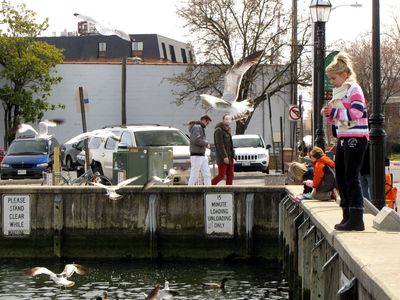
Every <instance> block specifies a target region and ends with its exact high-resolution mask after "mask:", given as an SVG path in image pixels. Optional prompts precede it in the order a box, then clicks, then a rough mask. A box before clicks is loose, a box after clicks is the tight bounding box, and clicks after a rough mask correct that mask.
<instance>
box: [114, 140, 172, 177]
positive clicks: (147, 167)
mask: <svg viewBox="0 0 400 300" xmlns="http://www.w3.org/2000/svg"><path fill="white" fill-rule="evenodd" d="M172 166H173V151H172V149H171V148H165V147H137V148H128V150H127V151H120V152H115V153H114V154H113V184H114V185H115V184H117V183H118V173H119V172H120V171H125V172H126V174H125V178H126V179H128V178H131V177H134V176H138V175H142V176H141V177H140V178H139V179H138V180H136V181H134V182H132V183H131V185H141V184H144V183H146V182H147V180H148V179H149V178H150V177H151V176H158V177H160V178H164V177H166V176H167V175H168V171H169V169H171V168H172Z"/></svg>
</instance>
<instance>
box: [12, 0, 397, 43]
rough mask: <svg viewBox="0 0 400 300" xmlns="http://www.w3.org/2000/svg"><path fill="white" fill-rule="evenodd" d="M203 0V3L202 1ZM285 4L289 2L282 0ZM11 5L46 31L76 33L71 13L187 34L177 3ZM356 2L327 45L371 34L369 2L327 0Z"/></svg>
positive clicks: (389, 3)
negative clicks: (43, 22)
mask: <svg viewBox="0 0 400 300" xmlns="http://www.w3.org/2000/svg"><path fill="white" fill-rule="evenodd" d="M204 1H206V0H204ZM284 1H287V2H288V3H289V4H290V3H291V0H284ZM11 2H12V3H16V4H17V3H25V4H26V5H27V6H28V8H29V9H32V10H34V11H35V12H36V13H37V15H38V17H39V19H43V18H45V17H47V18H49V23H50V27H49V29H48V31H47V32H46V35H47V36H51V35H52V33H53V32H57V35H60V32H61V31H63V30H64V29H67V30H68V31H76V28H77V22H78V21H79V20H78V19H77V18H76V17H74V16H73V13H75V12H77V13H81V14H86V15H89V16H91V17H93V18H95V19H99V20H105V21H108V23H110V24H112V25H113V26H114V27H115V28H118V29H122V30H124V31H125V32H127V33H129V34H141V33H157V34H160V35H164V36H167V37H170V38H173V39H176V40H179V41H182V42H186V41H187V40H188V39H187V37H186V35H187V32H186V31H185V29H184V28H183V22H182V20H181V19H180V18H179V17H178V16H177V15H176V6H177V5H179V3H180V2H181V0H145V1H143V0H113V1H107V2H106V1H99V0H11ZM356 2H358V3H360V4H362V7H361V8H352V7H348V6H345V7H337V8H336V9H334V10H333V11H332V13H331V16H330V19H329V22H328V23H327V25H326V38H327V43H328V44H329V43H330V42H332V41H334V40H337V39H339V38H343V39H344V40H350V39H353V38H354V37H356V36H357V35H359V34H362V33H365V32H368V31H369V32H370V31H371V26H372V25H371V22H372V0H357V1H353V0H331V3H332V6H333V7H336V6H340V5H344V4H350V3H356ZM398 2H399V0H381V1H380V6H381V23H382V25H381V26H382V30H383V28H384V25H385V24H388V23H390V22H391V20H392V18H393V15H394V14H397V16H399V14H400V4H399V3H398ZM298 3H299V6H300V8H299V10H301V7H302V8H303V9H304V10H305V11H306V13H308V6H309V4H310V3H311V0H298Z"/></svg>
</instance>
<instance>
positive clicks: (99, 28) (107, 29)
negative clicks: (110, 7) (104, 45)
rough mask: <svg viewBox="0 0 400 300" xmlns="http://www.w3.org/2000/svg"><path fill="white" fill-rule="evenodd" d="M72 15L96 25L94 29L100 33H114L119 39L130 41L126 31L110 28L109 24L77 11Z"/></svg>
mask: <svg viewBox="0 0 400 300" xmlns="http://www.w3.org/2000/svg"><path fill="white" fill-rule="evenodd" d="M74 16H75V17H77V18H79V19H81V20H84V21H86V22H89V23H92V24H93V25H94V26H95V27H96V30H97V31H98V32H99V33H100V34H102V35H114V34H115V35H117V36H119V37H120V38H121V39H123V40H126V41H128V42H131V37H130V36H129V34H127V33H126V32H124V31H122V30H119V29H115V28H112V27H111V26H110V25H106V24H103V23H101V22H98V21H96V20H95V19H93V18H92V17H89V16H85V15H82V14H78V13H74Z"/></svg>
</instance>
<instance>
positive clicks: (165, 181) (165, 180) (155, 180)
mask: <svg viewBox="0 0 400 300" xmlns="http://www.w3.org/2000/svg"><path fill="white" fill-rule="evenodd" d="M176 174H177V169H175V168H171V169H169V171H168V175H167V176H166V177H165V178H160V177H158V176H151V177H150V178H149V180H147V182H146V183H145V184H144V185H143V188H142V191H144V190H147V189H149V188H150V187H152V186H153V185H155V184H156V183H158V182H159V183H162V184H168V183H171V182H172V181H173V180H174V176H175V175H176Z"/></svg>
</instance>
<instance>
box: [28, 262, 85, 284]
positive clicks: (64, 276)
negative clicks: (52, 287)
mask: <svg viewBox="0 0 400 300" xmlns="http://www.w3.org/2000/svg"><path fill="white" fill-rule="evenodd" d="M74 273H78V274H79V275H85V274H87V273H88V269H87V268H85V267H83V266H82V265H78V264H67V265H65V267H64V270H63V271H62V272H61V273H59V274H56V273H54V272H52V271H50V270H49V269H47V268H45V267H35V268H32V269H29V270H27V271H26V275H28V276H36V275H40V274H45V275H49V277H50V279H51V280H53V281H54V282H55V283H56V284H57V285H60V286H64V287H72V286H74V285H75V282H74V281H70V280H68V278H69V277H71V276H72V275H73V274H74Z"/></svg>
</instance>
